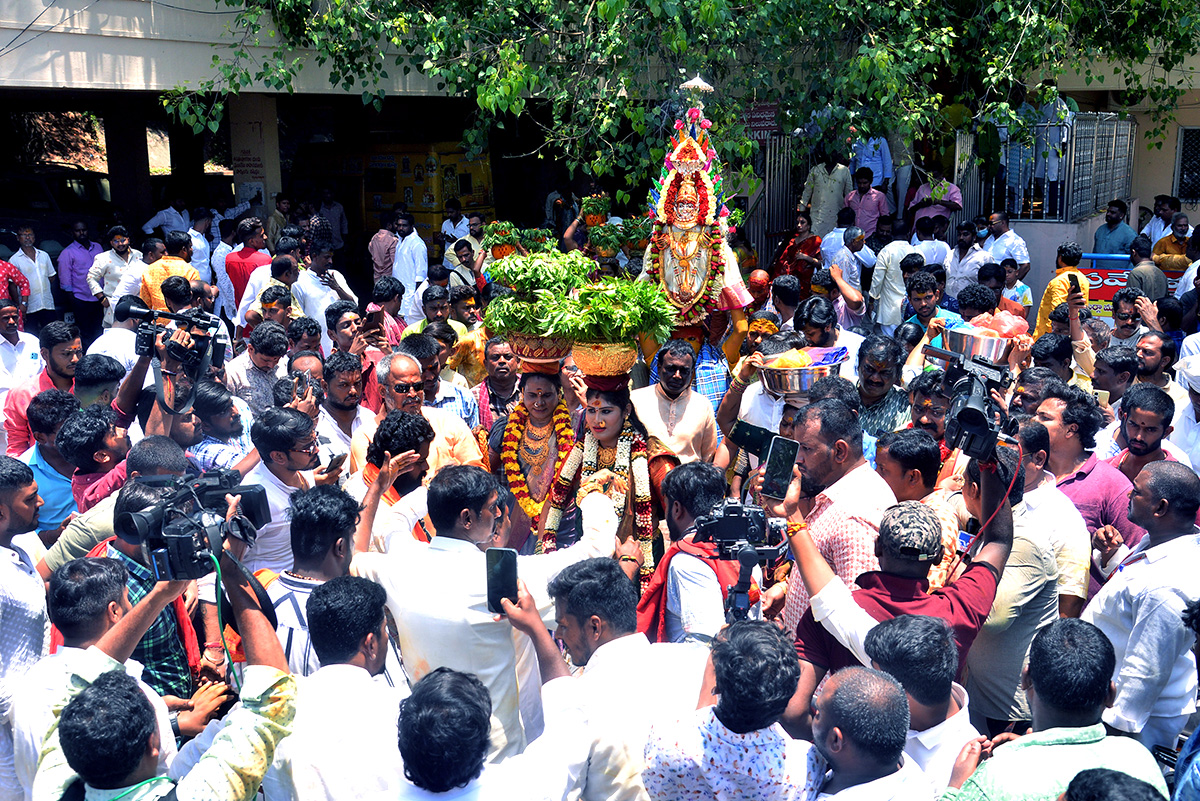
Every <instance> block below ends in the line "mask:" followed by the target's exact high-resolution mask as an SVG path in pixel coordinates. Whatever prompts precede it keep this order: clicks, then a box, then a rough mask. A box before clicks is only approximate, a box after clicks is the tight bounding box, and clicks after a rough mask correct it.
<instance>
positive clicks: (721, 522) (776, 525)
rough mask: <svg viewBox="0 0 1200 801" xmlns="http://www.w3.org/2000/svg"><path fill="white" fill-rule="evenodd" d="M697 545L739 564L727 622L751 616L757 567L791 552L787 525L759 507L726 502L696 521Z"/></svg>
mask: <svg viewBox="0 0 1200 801" xmlns="http://www.w3.org/2000/svg"><path fill="white" fill-rule="evenodd" d="M692 541H693V542H698V543H699V542H711V543H714V544H715V545H716V546H717V558H718V559H722V560H725V561H736V562H737V563H738V568H739V570H738V582H737V584H735V585H733V586H732V587H730V588H729V594H728V595H727V596H726V597H725V619H726V620H727V621H728V622H730V623H732V622H733V621H735V620H745V619H746V616H747V615H748V614H749V613H750V581H751V578H752V574H753V571H754V566H755V565H757V564H764V565H765V564H770V563H771V562H774V561H776V560H778V559H779V557H781V556H783V554H784V552H785V551H786V550H787V521H785V520H780V519H777V518H769V517H767V513H766V512H765V511H764V510H763V509H761V508H760V507H757V506H747V505H744V504H741V503H739V502H738V501H735V500H730V499H726V500H725V501H724V502H723V503H722V504H721V505H720V506H718V507H717V508H716V509H714V510H713V512H712V513H711V514H708V515H705V516H703V517H698V518H696V534H695V536H694V537H692Z"/></svg>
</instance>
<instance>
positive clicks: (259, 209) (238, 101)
mask: <svg viewBox="0 0 1200 801" xmlns="http://www.w3.org/2000/svg"><path fill="white" fill-rule="evenodd" d="M229 144H230V151H231V153H232V154H233V184H234V191H235V192H236V194H237V202H239V203H240V202H242V201H243V200H249V201H250V204H251V208H252V209H253V210H254V211H255V213H256V214H258V216H260V217H262V216H264V214H269V213H270V210H271V209H274V208H275V203H274V198H275V195H277V194H278V193H279V192H280V191H282V188H283V180H282V174H281V172H280V167H279V119H278V117H277V112H276V108H275V97H274V95H265V94H242V95H237V96H236V97H231V98H230V99H229Z"/></svg>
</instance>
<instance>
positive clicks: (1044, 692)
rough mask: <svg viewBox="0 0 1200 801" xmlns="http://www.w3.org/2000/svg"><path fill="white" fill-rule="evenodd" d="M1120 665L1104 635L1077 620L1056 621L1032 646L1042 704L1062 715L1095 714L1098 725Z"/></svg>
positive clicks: (1032, 673)
mask: <svg viewBox="0 0 1200 801" xmlns="http://www.w3.org/2000/svg"><path fill="white" fill-rule="evenodd" d="M1116 664H1117V657H1116V653H1115V652H1114V651H1113V645H1112V642H1110V641H1109V639H1108V637H1106V636H1105V635H1104V632H1102V631H1101V630H1100V629H1098V628H1096V627H1095V626H1093V625H1092V624H1091V623H1085V622H1084V621H1082V620H1078V619H1076V618H1061V619H1058V620H1055V621H1054V622H1053V623H1051V624H1050V625H1048V626H1046V627H1044V628H1043V629H1041V630H1040V631H1038V633H1037V634H1035V635H1034V637H1033V642H1032V644H1030V646H1029V680H1030V682H1031V683H1032V684H1033V689H1034V691H1035V692H1036V693H1037V696H1038V698H1039V699H1041V702H1042V703H1044V704H1045V705H1046V706H1048V707H1051V708H1052V709H1057V710H1059V711H1061V712H1074V713H1088V712H1093V711H1094V712H1095V715H1096V722H1097V723H1099V722H1100V713H1101V712H1102V711H1103V710H1104V704H1105V701H1107V699H1108V690H1109V684H1110V683H1111V681H1112V675H1113V670H1114V668H1115V667H1116Z"/></svg>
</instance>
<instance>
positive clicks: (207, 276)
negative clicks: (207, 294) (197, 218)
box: [187, 228, 212, 284]
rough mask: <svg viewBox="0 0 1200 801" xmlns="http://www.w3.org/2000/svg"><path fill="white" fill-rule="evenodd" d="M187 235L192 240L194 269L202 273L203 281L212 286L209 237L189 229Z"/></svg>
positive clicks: (201, 278)
mask: <svg viewBox="0 0 1200 801" xmlns="http://www.w3.org/2000/svg"><path fill="white" fill-rule="evenodd" d="M187 234H188V236H190V237H191V238H192V267H194V268H196V272H198V273H200V280H201V281H203V282H204V283H206V284H211V283H212V263H211V262H210V261H209V250H208V237H206V236H204V235H203V234H201V233H200V232H199V231H197V230H196V229H195V228H189V229H188V231H187Z"/></svg>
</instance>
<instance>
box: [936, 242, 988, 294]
mask: <svg viewBox="0 0 1200 801" xmlns="http://www.w3.org/2000/svg"><path fill="white" fill-rule="evenodd" d="M991 260H992V254H991V253H990V252H988V251H986V250H984V249H983V248H981V247H979V245H977V244H975V243H971V247H970V248H968V249H967V255H965V256H960V255H959V252H958V248H957V247H954V248H950V255H949V256H947V257H946V259H945V261H943V262H942V266H943V267H945V268H946V294H947V295H948V296H950V297H952V298H957V297H958V293H959V292H962V291H963V289H965V288H966V286H967V285H968V284H977V283H979V268H980V267H982V266H983V265H985V264H988V263H989V262H991Z"/></svg>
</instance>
